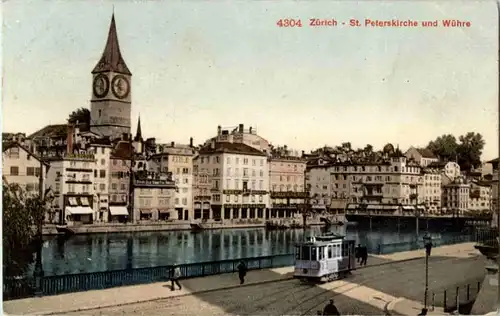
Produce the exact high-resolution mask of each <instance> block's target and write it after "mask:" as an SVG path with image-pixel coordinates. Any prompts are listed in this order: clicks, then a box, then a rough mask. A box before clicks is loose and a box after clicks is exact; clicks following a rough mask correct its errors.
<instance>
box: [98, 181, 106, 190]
mask: <svg viewBox="0 0 500 316" xmlns="http://www.w3.org/2000/svg"><path fill="white" fill-rule="evenodd" d="M99 190H101V191H106V184H104V183H101V184H99Z"/></svg>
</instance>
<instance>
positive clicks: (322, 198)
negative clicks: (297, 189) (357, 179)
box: [305, 164, 348, 210]
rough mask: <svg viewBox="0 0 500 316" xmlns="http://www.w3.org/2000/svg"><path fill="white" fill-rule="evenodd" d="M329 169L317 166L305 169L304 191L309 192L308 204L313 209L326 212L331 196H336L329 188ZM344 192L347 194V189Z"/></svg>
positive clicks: (324, 166)
mask: <svg viewBox="0 0 500 316" xmlns="http://www.w3.org/2000/svg"><path fill="white" fill-rule="evenodd" d="M330 168H331V165H328V164H319V165H317V166H311V167H309V168H308V169H307V173H306V176H305V179H306V191H309V196H310V203H311V204H312V207H313V209H318V210H326V208H328V207H329V206H330V204H331V201H332V196H336V195H337V193H336V191H333V190H332V187H331V186H332V183H331V179H330V172H331V169H330ZM333 185H334V184H333ZM345 191H346V193H347V192H348V190H347V189H346V190H345Z"/></svg>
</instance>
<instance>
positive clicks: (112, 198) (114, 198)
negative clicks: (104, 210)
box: [111, 194, 116, 202]
mask: <svg viewBox="0 0 500 316" xmlns="http://www.w3.org/2000/svg"><path fill="white" fill-rule="evenodd" d="M111 202H116V194H113V195H111Z"/></svg>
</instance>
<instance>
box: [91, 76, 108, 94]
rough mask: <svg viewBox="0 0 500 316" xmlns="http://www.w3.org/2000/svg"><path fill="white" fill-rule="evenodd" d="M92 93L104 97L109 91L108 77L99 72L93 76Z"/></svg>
mask: <svg viewBox="0 0 500 316" xmlns="http://www.w3.org/2000/svg"><path fill="white" fill-rule="evenodd" d="M93 86H94V87H93V88H94V95H95V96H96V97H98V98H102V97H105V96H106V95H107V94H108V92H109V79H108V77H107V76H105V75H103V74H100V75H97V76H96V77H95V78H94V85H93Z"/></svg>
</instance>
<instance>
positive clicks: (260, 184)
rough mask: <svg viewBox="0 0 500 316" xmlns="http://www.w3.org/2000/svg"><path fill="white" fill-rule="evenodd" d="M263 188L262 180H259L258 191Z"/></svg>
mask: <svg viewBox="0 0 500 316" xmlns="http://www.w3.org/2000/svg"><path fill="white" fill-rule="evenodd" d="M263 188H264V180H259V190H262V189H263Z"/></svg>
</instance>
